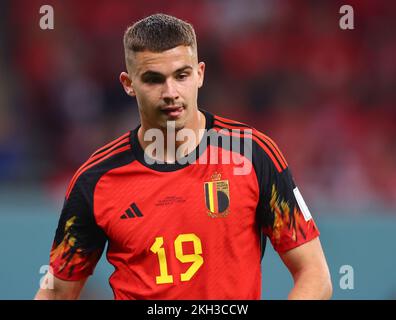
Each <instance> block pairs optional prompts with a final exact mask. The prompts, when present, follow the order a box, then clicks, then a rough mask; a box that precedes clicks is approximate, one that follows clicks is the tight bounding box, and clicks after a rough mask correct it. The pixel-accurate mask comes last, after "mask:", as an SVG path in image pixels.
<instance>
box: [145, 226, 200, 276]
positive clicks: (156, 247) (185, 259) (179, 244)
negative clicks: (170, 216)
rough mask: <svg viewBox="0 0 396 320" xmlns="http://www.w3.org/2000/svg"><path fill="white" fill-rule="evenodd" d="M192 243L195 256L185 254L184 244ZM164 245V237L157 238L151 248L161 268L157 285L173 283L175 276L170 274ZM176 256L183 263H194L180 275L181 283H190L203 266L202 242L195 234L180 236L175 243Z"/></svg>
mask: <svg viewBox="0 0 396 320" xmlns="http://www.w3.org/2000/svg"><path fill="white" fill-rule="evenodd" d="M184 242H192V243H193V246H194V253H193V254H184V253H183V243H184ZM163 244H164V238H163V237H157V238H155V242H154V244H153V245H152V246H151V248H150V250H151V252H153V253H155V254H157V256H158V262H159V267H160V275H159V276H157V277H156V283H157V284H164V283H173V276H172V275H169V274H168V264H167V262H166V254H165V249H164V248H163V247H162V246H163ZM174 246H175V254H176V258H177V259H178V260H179V261H180V262H182V263H189V262H192V265H191V266H190V267H189V268H188V269H187V271H186V272H184V273H182V274H181V275H180V280H181V281H189V280H190V279H191V278H192V277H193V276H194V274H195V273H196V272H197V271H198V269H199V268H200V267H201V266H202V264H203V261H204V260H203V257H202V256H201V254H202V244H201V240H200V239H199V238H198V237H197V236H196V235H195V234H194V233H187V234H180V235H179V236H178V237H177V238H176V240H175V242H174Z"/></svg>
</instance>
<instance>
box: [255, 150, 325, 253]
mask: <svg viewBox="0 0 396 320" xmlns="http://www.w3.org/2000/svg"><path fill="white" fill-rule="evenodd" d="M277 150H278V149H277ZM278 153H280V151H279V150H278ZM256 154H257V155H256V156H255V157H254V160H255V164H256V171H257V175H258V181H259V187H260V199H259V203H258V206H257V219H258V223H259V225H260V227H261V230H262V231H263V233H264V234H265V235H266V236H267V237H268V238H269V239H270V241H271V243H272V246H273V247H274V249H275V250H276V251H277V252H278V253H282V252H286V251H289V250H291V249H293V248H296V247H298V246H301V245H302V244H304V243H307V242H309V241H311V240H312V239H314V238H316V237H317V236H319V230H318V228H317V226H316V224H315V222H314V219H313V218H312V216H311V214H310V212H309V210H308V208H307V206H306V205H305V202H304V200H303V198H302V196H301V194H300V192H299V190H298V188H297V186H296V184H295V182H294V179H293V176H292V173H291V171H290V168H289V167H288V166H287V165H286V164H285V165H284V166H280V165H277V166H276V165H275V163H274V161H276V159H275V160H274V159H272V158H271V157H270V156H268V154H267V153H265V152H264V151H263V150H261V149H260V148H256ZM282 158H283V156H282Z"/></svg>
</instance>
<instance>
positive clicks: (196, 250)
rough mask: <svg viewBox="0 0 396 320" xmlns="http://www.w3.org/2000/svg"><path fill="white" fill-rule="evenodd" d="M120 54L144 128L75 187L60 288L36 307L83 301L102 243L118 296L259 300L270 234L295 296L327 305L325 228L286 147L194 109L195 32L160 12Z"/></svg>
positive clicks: (105, 152) (197, 78)
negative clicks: (290, 163) (321, 238)
mask: <svg viewBox="0 0 396 320" xmlns="http://www.w3.org/2000/svg"><path fill="white" fill-rule="evenodd" d="M124 47H125V57H126V66H127V72H122V73H121V75H120V81H121V83H122V85H123V87H124V89H125V91H126V93H127V94H128V95H130V96H134V97H136V99H137V103H138V108H139V114H140V120H141V125H140V126H139V127H137V128H136V129H135V130H133V131H131V132H128V133H126V134H124V135H123V136H121V137H120V138H118V139H116V140H114V141H113V142H111V143H110V144H108V145H106V146H104V147H103V148H101V149H99V150H98V151H96V152H95V153H94V154H93V155H92V156H91V157H90V158H89V159H88V161H87V162H86V163H85V164H83V165H82V166H81V167H80V169H79V170H78V171H77V172H76V174H75V176H74V177H73V179H72V180H71V183H70V185H69V188H68V190H67V193H66V199H65V203H64V207H63V209H62V214H61V217H60V220H59V225H58V229H57V232H56V235H55V240H54V243H53V247H52V250H51V254H50V266H51V273H50V274H48V275H47V276H48V277H50V276H53V277H54V281H53V283H54V288H53V289H40V290H39V291H38V293H37V295H36V299H77V298H78V297H79V294H80V292H81V289H82V288H83V286H84V284H85V282H86V280H87V278H88V276H89V275H91V274H92V272H93V270H94V267H95V265H96V263H97V261H98V260H99V258H100V256H101V254H102V251H103V248H104V246H105V243H106V242H108V250H107V259H108V261H109V262H110V263H111V264H112V265H113V266H114V267H115V271H114V273H113V274H112V276H111V277H110V285H111V287H112V289H113V292H114V296H115V298H116V299H260V296H261V266H260V262H261V258H262V254H263V249H264V243H265V242H264V241H263V239H265V237H264V236H266V237H268V238H269V239H270V240H271V243H272V245H273V246H274V248H275V249H276V250H277V252H278V253H279V255H280V257H281V258H282V260H283V262H284V263H285V265H286V266H287V268H288V269H289V270H290V272H291V274H292V276H293V279H294V287H293V289H292V290H291V292H290V293H289V298H290V299H328V298H330V296H331V291H332V288H331V281H330V275H329V270H328V267H327V263H326V260H325V257H324V254H323V252H322V248H321V245H320V242H319V238H318V236H319V231H318V229H317V227H316V225H315V223H314V221H313V219H312V217H311V215H310V213H309V210H308V209H307V208H306V206H305V203H304V200H303V199H302V197H301V194H300V193H299V191H298V189H297V187H296V186H295V184H294V182H293V179H292V176H291V173H290V171H289V169H288V166H287V163H286V160H285V158H284V157H283V155H282V154H281V152H280V151H279V149H278V147H277V146H276V145H275V143H274V142H273V141H272V140H271V139H269V138H268V137H267V136H265V135H264V134H262V133H261V132H259V131H257V130H255V129H252V128H250V127H249V126H247V125H244V124H242V123H239V122H235V121H232V120H229V119H225V118H222V117H218V116H214V115H212V114H210V113H209V112H207V111H203V110H201V109H199V108H198V106H197V96H198V89H199V88H200V87H201V86H202V84H203V79H204V71H205V64H204V63H203V62H199V63H198V56H197V44H196V38H195V33H194V30H193V28H192V26H191V25H190V24H188V23H186V22H184V21H182V20H179V19H177V18H174V17H171V16H168V15H164V14H156V15H152V16H149V17H147V18H145V19H143V20H141V21H138V22H137V23H135V24H134V25H133V26H132V27H130V28H128V30H127V31H126V33H125V35H124ZM172 130H173V131H172ZM209 132H212V133H213V132H214V133H215V134H216V135H217V138H219V137H221V139H212V138H213V137H212V136H211V134H210V133H209ZM158 133H161V134H162V135H163V136H162V138H161V134H159V135H158ZM154 136H155V143H156V146H159V147H158V148H154V149H155V150H154V149H153V148H152V146H153V143H154V142H153V140H154V139H153V137H154ZM180 137H182V138H180ZM227 139H231V140H232V144H229V143H228V144H227ZM228 141H230V140H228ZM238 141H239V142H241V141H243V142H244V144H243V148H242V149H241V148H236V147H235V144H234V142H238ZM246 142H247V143H246ZM161 144H162V145H163V147H164V148H163V150H161V148H160V146H161ZM239 145H241V144H239ZM182 147H183V148H182ZM173 149H175V150H176V149H177V150H178V151H179V150H182V151H181V152H179V153H177V152H176V153H175V152H173V151H175V150H173ZM149 150H151V152H149ZM169 151H172V152H169ZM215 153H216V154H217V157H212V156H213V154H215ZM227 156H228V157H229V156H232V159H234V160H235V159H237V160H238V161H237V160H235V161H232V162H231V161H229V162H227V161H224V159H226V158H227ZM237 162H238V163H237ZM242 162H244V164H248V165H247V166H245V167H246V168H247V169H246V168H245V169H246V170H242V171H243V172H242V173H241V172H239V173H238V172H237V171H236V170H235V169H236V167H240V166H239V165H240V164H241V163H242ZM249 165H250V166H249Z"/></svg>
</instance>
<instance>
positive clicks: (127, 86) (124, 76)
mask: <svg viewBox="0 0 396 320" xmlns="http://www.w3.org/2000/svg"><path fill="white" fill-rule="evenodd" d="M120 82H121V84H122V86H123V87H124V90H125V92H126V94H127V95H128V96H131V97H134V96H136V93H135V90H133V87H132V80H131V78H130V77H129V74H128V73H126V72H121V73H120Z"/></svg>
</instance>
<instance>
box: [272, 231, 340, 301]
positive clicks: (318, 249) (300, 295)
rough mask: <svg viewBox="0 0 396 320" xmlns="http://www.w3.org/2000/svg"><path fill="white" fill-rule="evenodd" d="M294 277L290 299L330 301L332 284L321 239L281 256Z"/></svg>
mask: <svg viewBox="0 0 396 320" xmlns="http://www.w3.org/2000/svg"><path fill="white" fill-rule="evenodd" d="M279 255H280V257H281V259H282V261H283V263H284V264H285V265H286V267H287V268H288V269H289V271H290V273H291V274H292V276H293V280H294V287H293V289H292V290H291V291H290V293H289V296H288V299H290V300H297V299H312V300H314V299H315V300H316V299H318V300H319V299H323V300H324V299H330V298H331V295H332V290H333V289H332V284H331V278H330V272H329V268H328V266H327V262H326V258H325V256H324V254H323V250H322V246H321V244H320V241H319V238H315V239H313V240H311V241H309V242H307V243H305V244H303V245H301V246H299V247H296V248H294V249H291V250H289V251H287V252H285V253H280V254H279Z"/></svg>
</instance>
